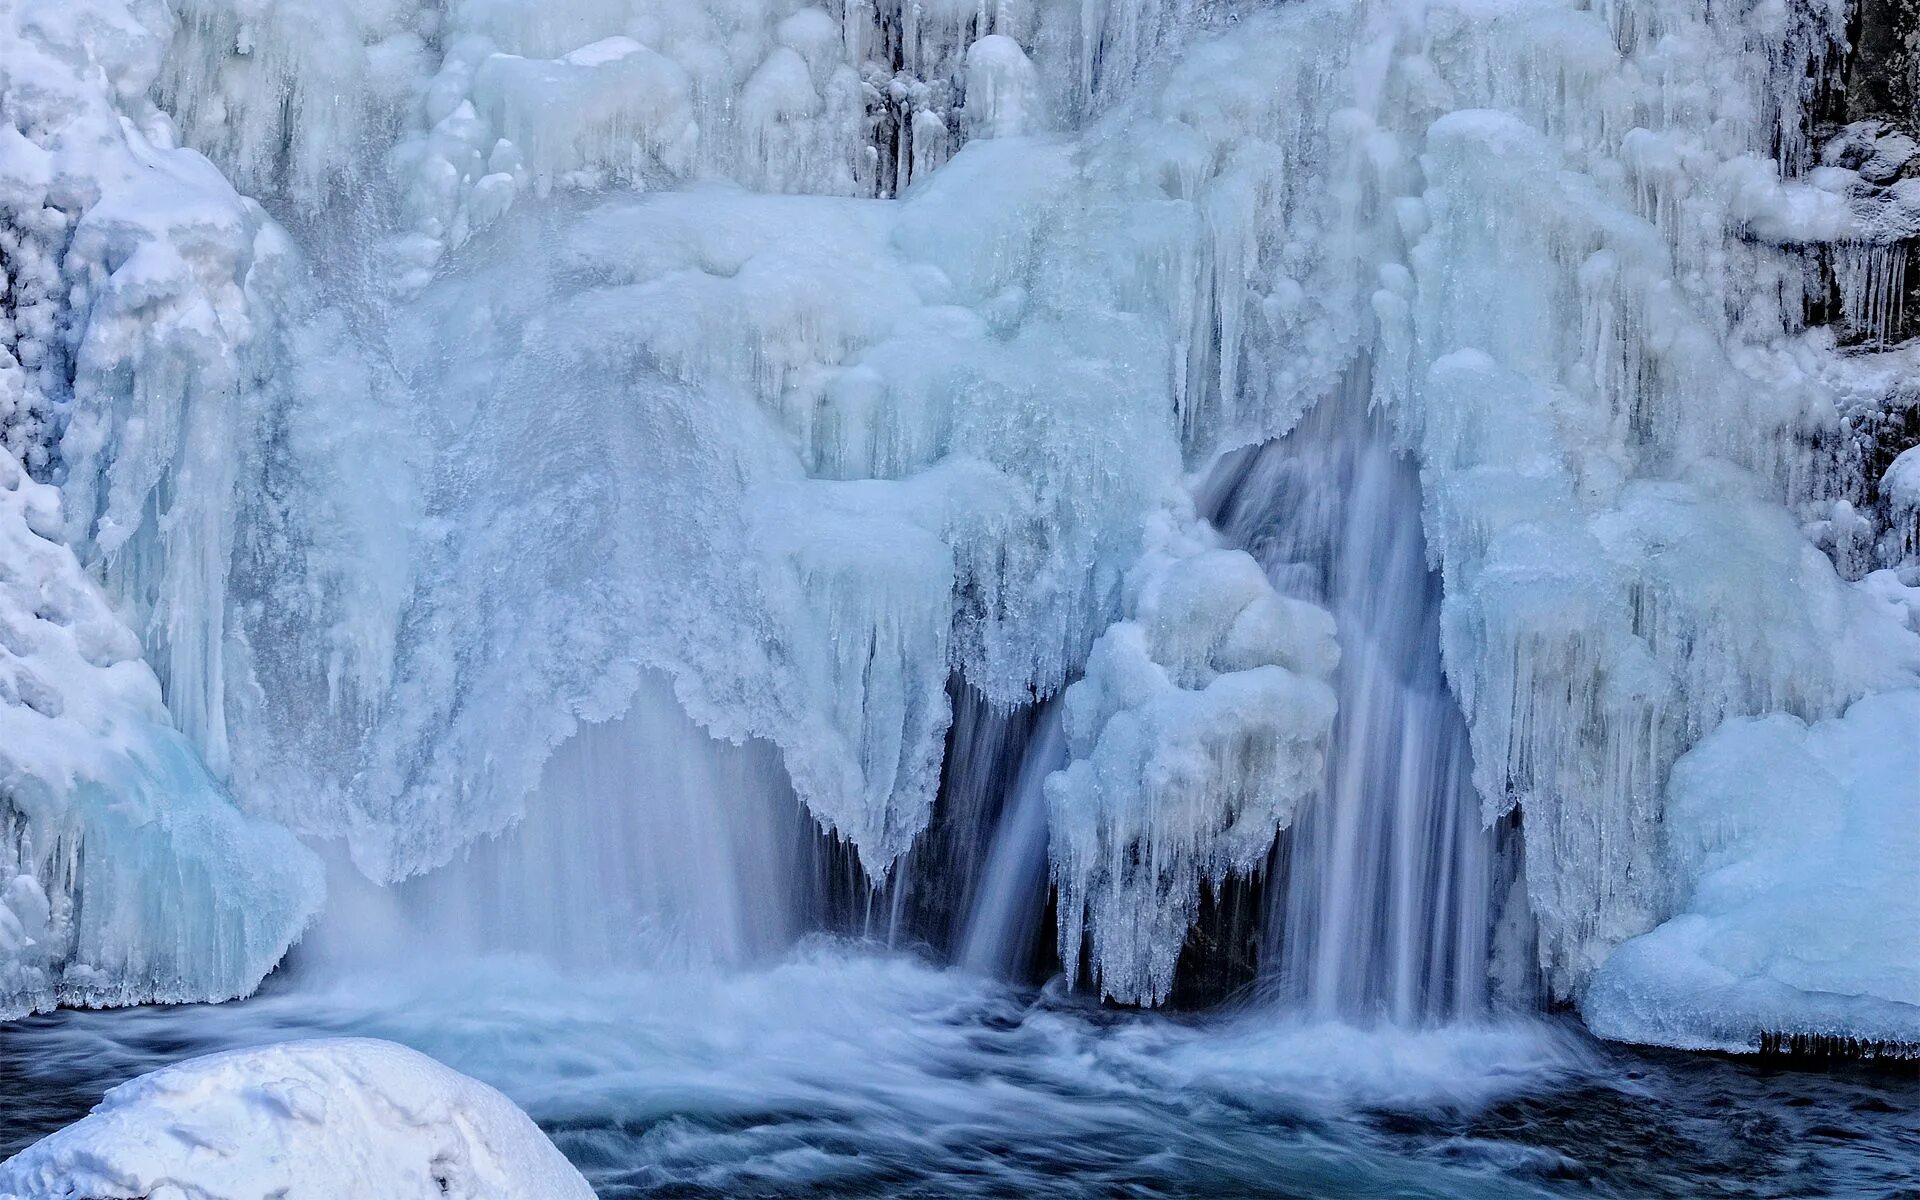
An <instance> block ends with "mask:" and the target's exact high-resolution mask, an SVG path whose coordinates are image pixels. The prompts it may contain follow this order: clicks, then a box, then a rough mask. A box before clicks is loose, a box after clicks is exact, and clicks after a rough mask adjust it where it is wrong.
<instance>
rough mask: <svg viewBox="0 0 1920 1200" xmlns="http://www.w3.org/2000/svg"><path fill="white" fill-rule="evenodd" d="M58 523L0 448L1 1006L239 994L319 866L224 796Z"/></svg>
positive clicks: (262, 967) (287, 936)
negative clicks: (171, 718)
mask: <svg viewBox="0 0 1920 1200" xmlns="http://www.w3.org/2000/svg"><path fill="white" fill-rule="evenodd" d="M59 526H60V504H59V493H58V492H57V491H56V490H55V489H54V488H53V487H51V486H49V485H46V484H39V483H35V482H33V481H32V480H30V479H28V478H26V472H25V471H24V470H23V469H22V468H21V466H20V464H19V462H18V461H17V460H16V459H14V457H13V456H12V455H10V454H8V453H7V452H5V451H4V450H0V1016H6V1015H15V1014H19V1013H23V1012H30V1011H35V1010H39V1009H46V1008H52V1007H54V1006H55V1005H58V1004H89V1005H95V1004H130V1003H138V1002H142V1001H150V1000H168V1001H180V1000H225V999H230V998H232V997H235V996H240V995H245V994H246V993H248V992H251V991H252V990H253V989H254V987H255V986H257V985H258V984H259V982H260V979H261V977H262V976H264V975H265V974H266V973H267V972H268V971H270V970H272V969H273V966H274V964H275V963H277V962H278V961H279V960H280V956H281V955H282V954H284V953H285V952H286V949H287V946H288V945H289V944H290V943H291V942H292V940H293V939H294V937H295V936H296V935H298V934H299V932H300V930H301V929H302V928H304V927H305V925H306V923H307V921H308V919H309V918H310V917H311V916H312V914H313V913H314V912H315V911H316V910H317V909H318V908H319V905H320V896H321V890H322V884H321V876H320V867H319V863H318V861H317V860H316V859H315V858H314V857H313V855H312V854H311V853H310V852H308V851H307V850H306V848H305V847H303V846H301V845H300V844H299V843H298V842H296V841H295V840H294V839H293V837H292V836H291V835H290V834H288V833H287V832H286V831H285V830H284V829H281V828H280V827H278V826H276V825H273V824H270V823H268V822H266V821H262V820H257V819H254V818H251V817H246V816H243V815H242V814H241V813H240V812H239V811H237V810H236V809H235V808H234V807H233V805H232V804H231V803H229V802H228V800H227V798H226V796H225V794H224V793H223V792H222V791H221V789H220V786H219V785H218V784H217V783H215V782H214V780H213V779H212V777H210V776H209V775H208V774H207V771H206V768H205V767H204V766H202V765H201V762H200V759H199V758H198V757H197V756H196V755H195V754H194V752H193V749H192V747H191V746H189V745H188V744H187V742H186V740H185V739H184V738H183V737H181V736H180V734H179V733H177V732H176V731H175V730H174V729H173V728H172V726H171V725H170V724H169V722H168V720H167V714H166V710H165V709H164V708H162V707H161V703H160V686H159V682H158V680H156V679H155V678H154V675H153V672H152V671H151V670H150V669H148V667H147V665H146V663H144V662H143V661H141V658H140V645H139V642H138V641H137V640H136V639H135V638H134V636H133V634H132V632H131V631H130V630H128V629H127V627H126V626H125V625H124V624H123V623H122V622H121V621H120V619H119V618H118V617H117V616H116V615H115V614H114V612H113V610H112V609H111V608H110V607H109V606H108V604H107V601H106V597H105V596H103V595H102V594H101V593H100V590H99V588H97V587H96V586H95V585H94V584H93V582H92V581H91V580H90V579H88V578H87V576H86V575H85V574H84V573H83V572H82V571H81V569H80V564H79V562H78V561H77V560H76V559H75V558H74V556H73V553H72V552H71V551H69V550H68V549H67V548H66V546H64V545H62V544H60V543H59V542H57V541H55V540H53V539H54V537H55V535H56V534H57V531H58V529H59Z"/></svg>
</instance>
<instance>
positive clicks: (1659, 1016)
mask: <svg viewBox="0 0 1920 1200" xmlns="http://www.w3.org/2000/svg"><path fill="white" fill-rule="evenodd" d="M1664 829H1665V832H1664V836H1663V839H1662V841H1663V849H1664V852H1665V855H1666V860H1667V862H1666V866H1667V878H1668V879H1669V881H1670V883H1671V886H1672V887H1673V889H1674V894H1675V895H1676V896H1677V897H1678V898H1679V903H1678V904H1677V905H1676V908H1677V913H1676V915H1674V916H1673V917H1671V918H1670V919H1669V920H1667V921H1666V922H1665V923H1664V924H1662V925H1660V926H1659V928H1657V929H1655V930H1653V931H1652V932H1650V933H1647V934H1643V935H1642V936H1640V937H1637V938H1634V939H1633V940H1631V941H1629V942H1627V943H1625V944H1624V945H1622V946H1620V947H1619V948H1618V949H1616V950H1615V951H1614V952H1613V953H1612V955H1611V956H1610V957H1609V958H1608V959H1607V961H1606V962H1605V963H1604V964H1603V965H1602V966H1601V968H1600V970H1599V972H1598V973H1597V974H1596V975H1595V976H1594V980H1593V984H1592V986H1591V987H1590V988H1589V989H1588V991H1587V993H1586V995H1585V997H1584V998H1583V999H1582V1001H1581V1005H1580V1011H1581V1014H1582V1015H1583V1016H1584V1017H1585V1018H1586V1020H1587V1024H1588V1025H1589V1026H1590V1027H1591V1028H1592V1029H1593V1031H1594V1032H1596V1033H1598V1034H1600V1035H1601V1036H1603V1037H1610V1038H1619V1039H1622V1040H1627V1041H1636V1042H1650V1043H1654V1044H1657V1045H1664V1046H1678V1047H1682V1048H1685V1049H1694V1050H1735V1051H1748V1050H1754V1049H1757V1048H1758V1047H1759V1045H1760V1040H1761V1037H1762V1035H1765V1034H1775V1035H1780V1034H1786V1035H1792V1034H1818V1035H1827V1036H1831V1037H1836V1038H1857V1039H1862V1040H1869V1041H1872V1040H1884V1041H1889V1042H1894V1043H1901V1044H1905V1045H1908V1046H1912V1045H1915V1044H1920V954H1917V953H1916V949H1920V888H1916V887H1915V886H1914V876H1913V872H1914V863H1915V862H1916V861H1920V690H1906V691H1896V692H1886V693H1883V694H1881V695H1876V696H1869V697H1867V698H1866V699H1864V700H1860V701H1858V702H1856V703H1855V704H1854V705H1853V706H1852V707H1851V708H1849V709H1847V711H1846V714H1845V715H1844V716H1841V717H1834V718H1830V719H1828V720H1825V721H1818V722H1815V723H1813V724H1811V725H1809V724H1807V723H1806V722H1804V721H1800V720H1798V719H1796V718H1794V717H1790V716H1783V715H1775V716H1769V717H1757V718H1742V719H1737V720H1732V721H1728V722H1727V723H1726V724H1725V725H1722V726H1721V727H1720V728H1719V729H1718V730H1716V731H1714V733H1713V734H1712V735H1710V736H1709V737H1707V738H1706V739H1705V740H1704V741H1702V742H1701V743H1700V744H1699V745H1698V746H1696V747H1694V748H1693V750H1692V751H1691V752H1689V753H1688V754H1687V755H1686V757H1684V758H1682V759H1681V760H1680V761H1679V763H1678V764H1676V765H1675V767H1674V770H1673V780H1672V783H1671V794H1670V796H1669V799H1668V802H1667V807H1666V821H1665V827H1664Z"/></svg>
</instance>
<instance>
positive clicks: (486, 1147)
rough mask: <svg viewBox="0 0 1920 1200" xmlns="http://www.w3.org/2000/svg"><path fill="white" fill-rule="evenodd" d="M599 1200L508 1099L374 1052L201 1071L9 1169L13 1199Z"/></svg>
mask: <svg viewBox="0 0 1920 1200" xmlns="http://www.w3.org/2000/svg"><path fill="white" fill-rule="evenodd" d="M76 1195H85V1196H89V1197H98V1198H99V1200H136V1198H144V1197H149V1196H155V1197H157V1196H164V1195H191V1196H195V1197H202V1198H204V1200H254V1198H255V1197H260V1196H282V1197H285V1198H286V1200H303V1198H304V1200H319V1198H321V1197H332V1196H369V1197H371V1196H381V1197H391V1198H392V1200H415V1198H418V1200H440V1198H442V1197H451V1198H453V1200H591V1197H592V1196H593V1191H592V1189H590V1188H589V1187H588V1186H587V1182H586V1180H584V1179H582V1178H581V1177H580V1173H579V1172H578V1171H576V1170H574V1169H573V1167H572V1165H571V1164H569V1163H568V1162H567V1160H566V1159H565V1158H564V1157H563V1156H562V1155H561V1153H560V1151H559V1150H557V1149H555V1148H554V1145H553V1143H552V1142H550V1141H548V1140H547V1136H546V1135H545V1134H543V1133H541V1132H540V1129H539V1127H538V1126H536V1125H535V1124H534V1123H533V1121H532V1120H530V1119H529V1118H528V1117H527V1115H526V1114H525V1113H523V1112H521V1111H520V1110H519V1109H518V1108H516V1107H514V1104H513V1102H512V1101H511V1100H508V1099H507V1098H506V1097H505V1096H502V1095H501V1094H500V1093H499V1092H497V1091H495V1090H494V1089H492V1088H490V1087H488V1086H487V1085H485V1084H483V1083H480V1082H478V1081H476V1080H473V1079H469V1078H467V1077H466V1076H465V1075H462V1074H460V1073H459V1072H457V1071H454V1070H452V1069H450V1068H448V1067H443V1066H441V1065H440V1064H439V1063H437V1062H435V1061H433V1060H432V1059H431V1058H428V1057H427V1056H426V1055H424V1054H420V1053H417V1052H415V1051H413V1050H409V1049H407V1048H406V1047H404V1046H399V1045H396V1044H394V1043H392V1042H383V1041H377V1040H375V1039H372V1038H325V1039H319V1040H315V1041H306V1042H282V1043H277V1044H273V1045H267V1046H261V1047H257V1048H254V1049H248V1050H232V1051H228V1052H226V1053H222V1054H212V1055H208V1056H207V1057H205V1058H195V1059H189V1060H188V1061H186V1062H183V1063H177V1064H175V1065H173V1066H170V1067H164V1068H162V1069H160V1070H158V1071H154V1072H153V1073H151V1074H148V1075H142V1076H140V1077H139V1078H137V1079H134V1080H132V1081H131V1082H128V1083H123V1084H121V1085H120V1086H119V1087H116V1088H114V1089H113V1090H112V1091H110V1092H108V1093H107V1095H106V1098H105V1099H104V1100H102V1101H101V1102H100V1103H99V1104H98V1105H97V1106H95V1108H94V1110H93V1112H92V1113H90V1114H89V1115H88V1116H86V1117H85V1118H83V1119H81V1120H80V1121H77V1122H75V1123H74V1124H72V1125H69V1126H68V1127H67V1128H65V1129H62V1130H60V1131H59V1132H57V1133H54V1134H52V1135H50V1136H48V1137H46V1138H43V1139H41V1140H40V1141H39V1142H37V1143H35V1144H34V1145H32V1146H29V1147H27V1148H26V1149H25V1150H23V1151H21V1152H20V1153H19V1154H17V1155H15V1156H14V1157H13V1158H11V1159H9V1160H7V1161H6V1162H5V1163H0V1197H7V1198H8V1200H53V1198H55V1197H66V1196H76Z"/></svg>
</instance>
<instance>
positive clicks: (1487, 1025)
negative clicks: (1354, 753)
mask: <svg viewBox="0 0 1920 1200" xmlns="http://www.w3.org/2000/svg"><path fill="white" fill-rule="evenodd" d="M348 1032H351V1033H359V1034H371V1035H374V1036H379V1037H386V1038H392V1039H395V1040H398V1041H400V1042H403V1043H405V1044H407V1045H410V1046H413V1047H415V1048H418V1049H421V1050H424V1051H426V1052H427V1053H430V1054H432V1055H434V1056H435V1057H437V1058H439V1059H441V1060H442V1061H444V1062H446V1063H448V1064H450V1065H452V1066H454V1067H456V1068H457V1069H459V1070H462V1071H465V1072H467V1073H469V1074H472V1075H474V1076H476V1077H478V1078H480V1079H483V1080H485V1081H488V1082H490V1083H493V1084H495V1085H496V1086H498V1087H500V1088H501V1089H503V1090H504V1091H505V1092H506V1093H507V1094H508V1095H509V1096H510V1097H512V1098H513V1099H514V1100H515V1101H517V1102H518V1103H519V1104H520V1105H521V1106H522V1107H524V1108H525V1109H526V1110H527V1111H528V1112H529V1113H530V1114H532V1115H533V1116H534V1118H535V1119H536V1120H538V1121H539V1123H540V1124H541V1126H542V1127H543V1128H545V1129H546V1130H547V1131H548V1132H549V1133H550V1134H551V1135H552V1136H553V1137H554V1139H555V1141H556V1142H557V1143H558V1144H559V1145H560V1147H561V1148H562V1149H563V1150H564V1151H566V1153H567V1154H568V1155H569V1156H570V1157H571V1158H572V1159H573V1160H574V1161H575V1163H577V1164H578V1165H579V1166H580V1167H581V1168H582V1170H583V1171H584V1172H585V1173H586V1174H587V1176H588V1178H589V1180H590V1181H591V1182H592V1183H593V1185H594V1187H595V1189H596V1190H597V1191H598V1192H599V1194H600V1195H602V1196H607V1197H626V1196H643V1195H646V1196H739V1195H780V1196H821V1197H827V1196H968V1195H980V1196H989V1195H994V1196H1006V1195H1027V1196H1037V1195H1047V1196H1085V1197H1095V1196H1102V1197H1105V1196H1116V1195H1132V1196H1271V1197H1303V1198H1305V1197H1312V1198H1321V1200H1330V1198H1333V1197H1355V1198H1361V1197H1385V1196H1396V1197H1436V1198H1438V1197H1455V1198H1458V1197H1544V1196H1553V1195H1567V1196H1572V1195H1587V1196H1592V1195H1600V1196H1620V1197H1645V1196H1656V1195H1660V1196H1675V1197H1697V1196H1703V1195H1721V1196H1756V1197H1757V1196H1862V1197H1866V1196H1885V1197H1894V1196H1900V1195H1905V1194H1907V1192H1908V1191H1909V1190H1910V1189H1911V1186H1912V1182H1913V1179H1912V1165H1913V1162H1914V1161H1915V1156H1916V1155H1920V1076H1917V1075H1916V1074H1915V1072H1913V1071H1912V1070H1911V1069H1908V1070H1905V1071H1887V1070H1884V1069H1883V1070H1881V1071H1878V1072H1876V1071H1874V1070H1872V1069H1869V1068H1863V1067H1854V1068H1835V1069H1831V1070H1808V1071H1772V1070H1767V1069H1763V1068H1757V1067H1753V1066H1747V1065H1741V1064H1739V1063H1736V1062H1731V1061H1719V1060H1712V1059H1698V1058H1687V1057H1684V1056H1671V1057H1667V1056H1649V1055H1645V1054H1636V1053H1632V1052H1628V1051H1623V1050H1618V1049H1611V1048H1605V1047H1602V1046H1600V1045H1598V1044H1596V1043H1594V1042H1593V1041H1591V1040H1590V1039H1588V1038H1587V1037H1586V1036H1584V1035H1583V1034H1581V1033H1579V1032H1578V1031H1577V1029H1576V1028H1574V1027H1573V1026H1571V1025H1569V1024H1567V1023H1565V1022H1558V1021H1556V1022H1548V1021H1544V1020H1532V1019H1527V1020H1519V1019H1512V1020H1504V1021H1484V1022H1472V1023H1464V1024H1456V1025H1452V1026H1449V1027H1446V1028H1435V1029H1428V1030H1423V1031H1412V1030H1402V1031H1388V1030H1379V1029H1375V1030H1365V1031H1363V1030H1360V1029H1356V1028H1353V1027H1350V1026H1346V1025H1341V1024H1338V1023H1333V1022H1323V1021H1314V1020H1311V1019H1306V1018H1292V1019H1288V1018H1276V1017H1275V1016H1274V1015H1273V1014H1271V1013H1270V1012H1265V1011H1250V1012H1238V1013H1233V1012H1229V1013H1222V1014H1216V1015H1213V1016H1209V1017H1202V1018H1190V1019H1176V1018H1165V1017H1154V1016H1145V1015H1121V1014H1115V1013H1111V1012H1103V1011H1102V1010H1100V1009H1098V1008H1096V1007H1094V1006H1092V1005H1090V1004H1088V1003H1086V1002H1085V1001H1083V1000H1076V999H1074V998H1072V997H1070V996H1065V995H1062V994H1061V993H1060V992H1059V991H1058V990H1057V989H1047V990H1044V991H1041V992H1034V991H1030V990H1023V989H1014V988H1008V987H1006V986H1004V985H1000V984H996V983H993V982H991V981H989V980H987V979H984V978H981V977H978V976H973V975H969V974H965V973H960V972H955V971H948V970H941V969H937V968H934V967H931V966H929V965H927V964H925V963H923V962H919V961H916V960H914V959H911V958H906V957H900V956H884V955H876V954H874V953H873V952H872V951H871V950H862V949H859V948H857V947H844V946H831V945H823V946H820V947H816V948H814V949H812V950H810V951H807V952H804V953H802V954H800V955H799V956H798V957H796V958H794V959H792V960H790V961H787V962H783V963H780V964H778V965H773V966H770V967H768V968H766V969H764V970H758V971H751V972H745V973H738V974H731V973H729V974H715V975H701V974H695V975H689V974H687V973H684V972H673V973H669V974H621V975H614V976H605V975H602V976H598V977H596V978H593V979H591V980H581V979H578V978H569V977H566V976H562V975H557V974H555V973H554V972H552V971H551V970H550V969H548V968H546V967H543V966H541V965H539V964H537V963H534V962H530V961H528V960H525V959H505V960H492V961H476V962H472V963H470V964H468V965H467V966H465V967H464V968H461V969H459V970H452V971H445V972H436V973H435V975H434V976H433V977H432V978H422V977H420V976H418V975H414V976H395V975H383V976H368V977H361V978H357V979H353V980H332V981H322V980H311V979H301V978H299V977H298V975H297V974H296V976H295V977H294V978H292V979H288V980H283V981H278V982H276V983H275V985H274V986H272V987H270V988H269V989H268V991H267V993H266V994H265V995H262V996H260V997H257V998H255V999H253V1000H249V1001H246V1002H243V1003H240V1004H237V1005H229V1006H220V1007H184V1008H169V1009H150V1010H142V1011H138V1012H129V1013H117V1014H99V1013H63V1014H59V1015H56V1016H49V1017H39V1018H33V1019H31V1020H28V1021H25V1022H21V1023H17V1024H14V1025H10V1026H5V1027H0V1067H3V1068H4V1070H5V1072H6V1078H7V1079H8V1081H9V1087H8V1088H7V1089H6V1090H5V1091H4V1093H0V1131H4V1135H3V1136H0V1152H10V1151H11V1150H14V1149H17V1148H19V1147H20V1146H22V1145H24V1144H25V1143H26V1142H28V1141H30V1140H32V1139H33V1138H34V1137H36V1136H37V1135H39V1134H41V1133H44V1132H47V1131H49V1130H51V1129H53V1128H55V1127H57V1126H58V1125H60V1124H63V1123H65V1122H67V1121H69V1120H72V1119H73V1118H75V1117H77V1116H78V1115H79V1114H80V1113H81V1112H83V1111H84V1110H85V1109H86V1107H87V1106H88V1105H90V1104H91V1103H93V1101H94V1100H95V1099H97V1097H98V1093H99V1091H100V1090H101V1089H102V1088H104V1087H106V1086H108V1085H110V1084H112V1083H115V1082H118V1081H120V1080H122V1079H125V1078H127V1077H129V1076H131V1075H133V1074H135V1073H137V1072H140V1071H144V1070H149V1069H151V1068H153V1067H155V1066H158V1065H161V1064H163V1063H165V1062H169V1061H173V1060H176V1059H179V1058H181V1057H183V1056H186V1055H191V1054H195V1053H199V1052H204V1051H210V1050H214V1049H224V1048H228V1047H234V1046H241V1045H247V1044H252V1043H256V1042H265V1041H273V1040H278V1039H284V1038H289V1037H303V1036H314V1035H327V1034H337V1033H348Z"/></svg>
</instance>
